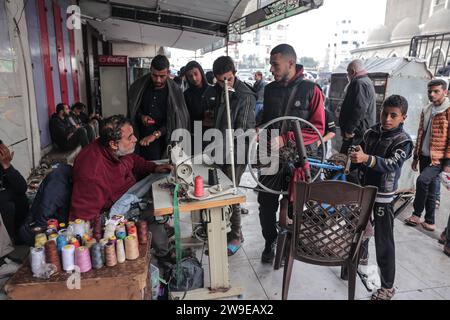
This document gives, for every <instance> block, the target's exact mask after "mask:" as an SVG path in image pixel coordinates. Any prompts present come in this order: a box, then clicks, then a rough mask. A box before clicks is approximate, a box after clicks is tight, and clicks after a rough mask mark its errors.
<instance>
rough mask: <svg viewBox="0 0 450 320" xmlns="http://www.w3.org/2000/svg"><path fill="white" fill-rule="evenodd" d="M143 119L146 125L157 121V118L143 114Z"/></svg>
mask: <svg viewBox="0 0 450 320" xmlns="http://www.w3.org/2000/svg"><path fill="white" fill-rule="evenodd" d="M141 121H142V124H143V125H144V126H146V127H148V126H149V125H151V124H154V123H155V120H153V118H152V117H150V116H141Z"/></svg>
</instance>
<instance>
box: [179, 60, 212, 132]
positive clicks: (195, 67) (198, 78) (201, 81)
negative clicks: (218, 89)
mask: <svg viewBox="0 0 450 320" xmlns="http://www.w3.org/2000/svg"><path fill="white" fill-rule="evenodd" d="M184 72H185V74H186V80H187V83H188V86H189V87H188V88H187V89H186V90H185V91H184V93H183V94H184V100H185V101H186V106H187V109H188V111H189V117H190V118H191V132H192V133H194V121H203V120H204V118H205V111H206V110H205V109H206V102H205V101H204V99H205V97H204V93H205V91H206V90H207V89H208V87H210V85H209V84H208V81H207V80H206V77H205V72H204V71H203V68H202V66H201V65H200V64H199V63H198V62H197V61H190V62H189V63H188V64H187V65H186V67H185V71H184ZM204 129H205V128H203V130H204ZM198 138H199V137H198ZM199 139H200V138H199Z"/></svg>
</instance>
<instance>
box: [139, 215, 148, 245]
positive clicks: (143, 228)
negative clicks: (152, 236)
mask: <svg viewBox="0 0 450 320" xmlns="http://www.w3.org/2000/svg"><path fill="white" fill-rule="evenodd" d="M137 227H138V240H139V243H140V244H146V243H147V242H148V226H147V221H145V220H139V221H138V223H137Z"/></svg>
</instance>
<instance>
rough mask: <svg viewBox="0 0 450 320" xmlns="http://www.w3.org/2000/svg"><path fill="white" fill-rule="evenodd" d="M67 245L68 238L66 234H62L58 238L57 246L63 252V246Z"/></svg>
mask: <svg viewBox="0 0 450 320" xmlns="http://www.w3.org/2000/svg"><path fill="white" fill-rule="evenodd" d="M65 245H67V239H66V237H65V236H64V235H62V234H60V235H58V237H57V238H56V247H57V249H58V252H61V251H62V249H63V247H64V246H65Z"/></svg>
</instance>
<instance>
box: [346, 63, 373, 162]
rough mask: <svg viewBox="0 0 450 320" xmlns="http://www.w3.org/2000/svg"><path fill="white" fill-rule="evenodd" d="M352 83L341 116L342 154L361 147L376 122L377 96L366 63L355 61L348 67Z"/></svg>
mask: <svg viewBox="0 0 450 320" xmlns="http://www.w3.org/2000/svg"><path fill="white" fill-rule="evenodd" d="M347 76H348V79H349V81H350V83H349V85H348V86H347V92H346V94H345V98H344V101H343V102H342V106H341V112H340V114H339V126H340V128H341V135H342V139H343V142H342V147H341V153H345V154H346V153H347V152H348V148H349V147H350V146H351V145H359V144H360V143H361V141H362V139H363V136H364V133H365V132H366V131H367V130H368V129H369V128H370V127H372V126H373V125H374V124H375V122H376V109H377V108H376V95H375V87H374V85H373V82H372V80H370V78H369V76H368V75H367V71H366V70H365V68H364V63H363V62H362V61H361V60H353V61H352V62H350V64H349V65H348V67H347Z"/></svg>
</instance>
